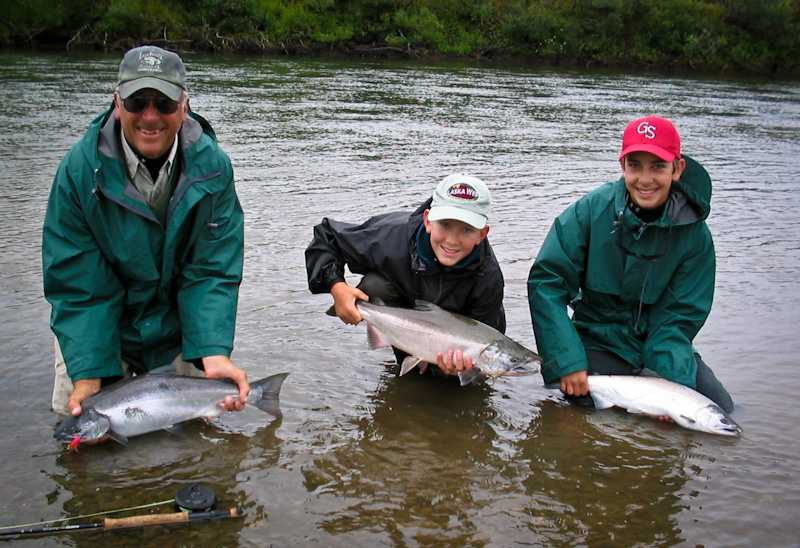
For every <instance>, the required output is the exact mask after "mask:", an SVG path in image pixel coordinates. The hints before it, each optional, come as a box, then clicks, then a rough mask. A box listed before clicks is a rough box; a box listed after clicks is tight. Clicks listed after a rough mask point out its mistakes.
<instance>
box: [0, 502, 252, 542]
mask: <svg viewBox="0 0 800 548" xmlns="http://www.w3.org/2000/svg"><path fill="white" fill-rule="evenodd" d="M242 515H244V514H243V511H242V509H241V508H239V507H236V508H231V509H230V510H212V511H210V512H174V513H171V514H148V515H143V516H130V517H127V518H105V519H103V521H97V522H94V523H78V524H75V525H58V526H50V525H43V526H39V527H29V528H26V527H19V528H16V529H7V530H5V531H0V537H10V536H21V535H37V534H49V533H63V532H65V531H79V530H83V529H103V530H104V531H107V530H111V529H131V528H133V527H147V526H149V525H167V524H169V523H188V522H191V521H205V520H212V519H223V518H238V517H239V516H242Z"/></svg>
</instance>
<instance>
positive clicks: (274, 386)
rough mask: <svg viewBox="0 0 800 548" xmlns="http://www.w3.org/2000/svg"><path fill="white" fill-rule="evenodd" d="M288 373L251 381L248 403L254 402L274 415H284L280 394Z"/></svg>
mask: <svg viewBox="0 0 800 548" xmlns="http://www.w3.org/2000/svg"><path fill="white" fill-rule="evenodd" d="M288 375H289V373H278V374H277V375H270V376H269V377H265V378H263V379H261V380H258V381H255V382H253V383H251V384H250V397H248V403H252V404H253V405H255V406H256V407H258V408H259V409H261V410H262V411H265V412H267V413H269V414H270V415H272V416H273V417H278V418H280V417H282V416H283V413H281V408H280V401H279V396H280V393H281V385H282V384H283V381H284V380H285V379H286V377H287V376H288ZM254 396H255V397H254Z"/></svg>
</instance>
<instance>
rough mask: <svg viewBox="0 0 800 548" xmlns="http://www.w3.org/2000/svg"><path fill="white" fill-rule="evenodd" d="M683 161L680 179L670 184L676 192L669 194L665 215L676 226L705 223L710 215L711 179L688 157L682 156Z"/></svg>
mask: <svg viewBox="0 0 800 548" xmlns="http://www.w3.org/2000/svg"><path fill="white" fill-rule="evenodd" d="M683 159H684V160H685V161H686V169H685V170H684V171H683V173H682V174H681V178H680V179H678V180H677V181H676V182H675V183H673V184H672V187H673V189H675V190H676V191H677V192H671V193H670V197H669V199H668V201H667V215H669V217H670V218H671V219H672V220H673V221H674V222H675V223H676V224H685V223H689V222H692V221H695V220H701V221H705V220H706V218H707V217H708V215H709V214H710V213H711V177H710V176H709V175H708V172H707V171H706V170H705V168H704V167H703V166H701V165H700V164H699V163H697V162H696V161H695V160H693V159H692V158H690V157H689V156H686V155H685V154H684V155H683Z"/></svg>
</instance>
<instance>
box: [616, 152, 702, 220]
mask: <svg viewBox="0 0 800 548" xmlns="http://www.w3.org/2000/svg"><path fill="white" fill-rule="evenodd" d="M683 159H684V160H685V161H686V169H685V170H684V171H683V173H682V174H681V178H680V179H678V180H677V181H676V182H674V183H672V188H671V190H670V193H669V196H668V198H667V204H666V215H665V216H664V217H662V218H661V219H660V220H658V221H655V222H654V223H653V224H654V225H655V226H667V225H668V224H670V223H671V224H673V225H685V224H690V223H694V222H699V221H705V220H706V218H707V217H708V215H709V214H710V213H711V177H709V175H708V172H707V171H706V170H705V168H704V167H703V166H701V165H700V164H699V163H697V161H695V160H693V159H692V158H690V157H689V156H686V155H685V154H684V155H683ZM614 184H616V185H617V187H616V188H617V190H616V191H615V205H614V207H615V210H616V211H625V210H626V209H627V207H626V205H627V201H628V191H627V189H626V188H625V179H624V177H620V178H619V180H618V181H617V182H616V183H614ZM625 218H626V222H625V226H626V227H627V228H629V229H631V230H635V229H637V228H638V227H640V226H641V223H642V222H641V221H640V220H638V218H636V217H635V216H634V215H633V214H629V215H626V216H625Z"/></svg>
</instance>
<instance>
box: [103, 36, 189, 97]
mask: <svg viewBox="0 0 800 548" xmlns="http://www.w3.org/2000/svg"><path fill="white" fill-rule="evenodd" d="M117 86H118V87H119V96H120V98H121V99H127V98H128V97H130V96H131V95H133V94H134V93H135V92H137V91H139V90H140V89H145V88H152V89H155V90H158V91H160V92H161V93H163V94H164V95H166V96H167V97H169V98H170V99H172V100H173V101H177V100H178V99H180V97H181V92H182V91H185V90H186V68H185V67H184V66H183V61H182V60H181V58H180V56H178V54H177V53H174V52H171V51H167V50H164V49H161V48H159V47H157V46H140V47H138V48H133V49H132V50H129V51H128V52H127V53H126V54H125V57H123V58H122V63H120V65H119V76H118V77H117Z"/></svg>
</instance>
